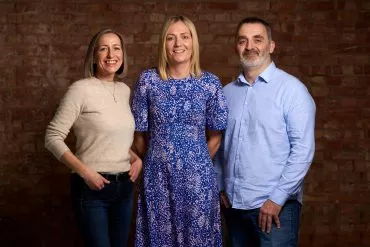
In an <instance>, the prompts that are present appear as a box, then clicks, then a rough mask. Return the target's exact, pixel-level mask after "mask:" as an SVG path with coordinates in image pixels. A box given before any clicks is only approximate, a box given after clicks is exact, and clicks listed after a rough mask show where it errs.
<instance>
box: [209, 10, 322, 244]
mask: <svg viewBox="0 0 370 247" xmlns="http://www.w3.org/2000/svg"><path fill="white" fill-rule="evenodd" d="M235 48H236V52H237V54H238V56H239V57H240V61H241V67H242V73H241V74H240V75H239V76H238V78H237V79H236V80H235V81H233V82H231V83H230V84H228V85H227V86H225V87H224V93H225V97H226V100H227V103H228V107H229V117H228V126H227V129H226V131H225V133H224V139H223V143H222V145H221V148H220V151H219V155H218V158H216V168H217V170H218V175H219V187H220V191H221V193H220V194H221V204H222V205H223V206H224V207H225V208H226V209H225V217H226V222H227V228H228V229H229V233H230V236H231V241H232V246H233V247H256V246H262V247H266V246H284V247H289V246H296V245H297V241H298V230H299V219H300V212H301V203H302V192H303V189H302V185H303V180H304V177H305V175H306V174H307V171H308V169H309V167H310V165H311V162H312V159H313V156H314V150H315V139H314V125H315V111H316V107H315V103H314V101H313V99H312V97H311V95H310V94H309V92H308V91H307V88H306V87H305V86H304V84H303V83H302V82H300V81H299V80H298V79H297V78H295V77H294V76H292V75H290V74H288V73H286V72H284V71H282V70H280V69H278V68H277V67H276V66H275V64H274V62H272V59H271V54H272V53H273V51H274V48H275V43H274V41H272V38H271V28H270V25H269V24H268V23H267V22H266V21H264V20H262V19H259V18H255V17H251V18H245V19H243V20H242V21H241V22H240V23H239V25H238V27H237V32H236V47H235Z"/></svg>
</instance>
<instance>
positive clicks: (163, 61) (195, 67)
mask: <svg viewBox="0 0 370 247" xmlns="http://www.w3.org/2000/svg"><path fill="white" fill-rule="evenodd" d="M178 21H181V22H182V23H184V24H185V26H186V27H187V28H188V29H189V31H190V34H191V37H192V42H193V52H192V54H191V58H190V74H191V75H192V76H195V77H196V78H199V77H200V75H201V72H202V71H201V69H200V62H199V40H198V34H197V30H196V29H195V26H194V23H193V22H192V21H191V20H190V19H189V18H187V17H185V16H182V15H179V16H172V17H170V18H169V19H168V20H167V21H166V23H165V24H164V25H163V28H162V32H161V36H160V40H159V50H158V72H159V75H160V77H161V78H162V80H168V78H169V75H168V71H167V68H168V57H167V52H166V36H167V32H168V28H169V27H170V26H171V25H172V24H173V23H176V22H178Z"/></svg>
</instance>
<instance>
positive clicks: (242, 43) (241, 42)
mask: <svg viewBox="0 0 370 247" xmlns="http://www.w3.org/2000/svg"><path fill="white" fill-rule="evenodd" d="M245 43H246V40H245V39H239V40H238V45H244V44H245Z"/></svg>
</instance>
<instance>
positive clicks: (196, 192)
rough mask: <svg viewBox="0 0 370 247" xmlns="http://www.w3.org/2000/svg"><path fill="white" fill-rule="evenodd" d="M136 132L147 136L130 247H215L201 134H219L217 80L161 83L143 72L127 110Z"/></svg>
mask: <svg viewBox="0 0 370 247" xmlns="http://www.w3.org/2000/svg"><path fill="white" fill-rule="evenodd" d="M132 110H133V114H134V117H135V123H136V130H137V131H147V133H148V136H149V140H148V150H147V153H146V156H145V159H144V168H143V177H144V180H143V187H142V188H141V189H140V192H139V202H138V215H137V229H136V241H135V244H136V246H138V247H139V246H140V247H141V246H143V247H149V246H151V247H175V246H176V247H191V246H196V247H216V246H217V247H221V246H222V237H221V222H220V208H219V196H218V190H217V185H216V175H215V171H214V167H213V164H212V161H211V158H210V156H209V151H208V147H207V142H206V135H205V130H206V129H211V130H223V129H225V127H226V123H227V107H226V101H225V98H224V96H223V93H222V88H221V84H220V81H219V79H218V78H217V77H216V76H215V75H213V74H211V73H209V72H203V73H202V76H201V78H200V79H196V78H194V77H189V78H186V79H181V80H177V79H176V80H175V79H169V80H168V81H163V80H162V79H161V78H160V77H159V74H158V73H157V70H155V69H149V70H146V71H144V72H143V73H142V74H141V76H140V79H139V80H138V82H137V84H136V89H135V93H134V98H133V105H132Z"/></svg>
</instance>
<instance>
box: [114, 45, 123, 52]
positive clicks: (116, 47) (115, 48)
mask: <svg viewBox="0 0 370 247" xmlns="http://www.w3.org/2000/svg"><path fill="white" fill-rule="evenodd" d="M113 49H114V50H115V51H120V50H121V47H120V46H115V47H114V48H113Z"/></svg>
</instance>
